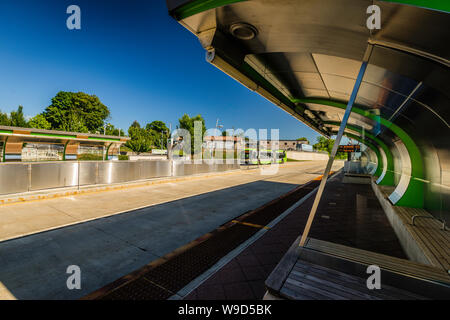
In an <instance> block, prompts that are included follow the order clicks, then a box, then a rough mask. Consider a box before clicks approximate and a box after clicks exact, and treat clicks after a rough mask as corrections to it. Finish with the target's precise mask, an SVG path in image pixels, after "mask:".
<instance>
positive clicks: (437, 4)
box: [379, 0, 450, 12]
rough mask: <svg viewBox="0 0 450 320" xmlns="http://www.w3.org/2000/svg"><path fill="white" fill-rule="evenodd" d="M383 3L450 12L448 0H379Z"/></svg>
mask: <svg viewBox="0 0 450 320" xmlns="http://www.w3.org/2000/svg"><path fill="white" fill-rule="evenodd" d="M379 1H383V2H393V3H398V4H406V5H409V6H415V7H421V8H427V9H432V10H437V11H444V12H450V1H449V0H379Z"/></svg>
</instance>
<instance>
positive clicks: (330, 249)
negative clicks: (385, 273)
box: [307, 239, 450, 282]
mask: <svg viewBox="0 0 450 320" xmlns="http://www.w3.org/2000/svg"><path fill="white" fill-rule="evenodd" d="M307 247H308V248H310V249H314V250H317V251H321V252H324V253H327V254H333V255H337V256H340V257H343V258H346V259H350V260H354V261H358V262H363V263H366V264H376V265H379V266H380V267H382V268H386V269H390V270H392V271H396V272H401V273H405V272H406V273H409V274H412V275H416V276H420V277H423V278H426V279H431V280H437V281H444V282H450V276H449V275H448V274H447V273H445V272H444V271H443V270H441V269H439V268H436V267H433V266H428V265H423V264H419V263H417V262H413V261H409V260H404V259H399V258H395V257H390V256H387V255H383V254H380V253H374V252H369V251H365V250H361V249H357V248H351V247H347V246H343V245H340V244H336V243H330V242H326V241H321V240H317V239H310V240H309V241H308V243H307Z"/></svg>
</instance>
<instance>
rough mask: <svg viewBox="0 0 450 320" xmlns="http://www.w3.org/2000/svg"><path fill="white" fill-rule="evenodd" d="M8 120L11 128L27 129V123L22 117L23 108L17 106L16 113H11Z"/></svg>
mask: <svg viewBox="0 0 450 320" xmlns="http://www.w3.org/2000/svg"><path fill="white" fill-rule="evenodd" d="M9 118H10V126H13V127H27V126H28V122H27V120H25V116H24V115H23V107H22V106H19V107H18V108H17V111H11V115H10V116H9Z"/></svg>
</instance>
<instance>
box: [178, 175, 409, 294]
mask: <svg viewBox="0 0 450 320" xmlns="http://www.w3.org/2000/svg"><path fill="white" fill-rule="evenodd" d="M341 176H342V174H340V175H339V176H337V177H336V178H335V179H333V180H332V181H329V182H328V183H327V186H326V188H325V191H324V194H323V197H322V200H321V203H320V205H319V207H318V210H317V213H316V218H315V220H314V223H313V225H312V227H311V231H310V236H311V237H312V238H315V239H320V240H325V241H330V242H334V243H339V244H343V245H347V246H351V247H355V248H359V249H363V250H369V251H373V252H378V253H383V254H387V255H391V256H394V257H398V258H403V259H407V258H406V255H405V253H404V252H403V250H402V248H401V246H400V243H399V241H398V239H397V237H396V235H395V233H394V231H393V229H392V228H391V226H390V224H389V221H388V220H387V218H386V216H385V214H384V212H383V209H382V208H381V206H380V204H379V203H378V200H377V199H376V197H375V194H374V193H373V191H372V189H371V186H370V185H361V184H342V183H341V179H340V177H341ZM313 201H314V196H312V197H310V198H309V199H308V200H307V201H305V202H304V203H303V204H302V205H300V206H299V207H298V208H296V209H295V210H294V211H293V212H291V213H290V214H289V215H288V216H286V217H285V218H284V219H283V220H281V221H280V222H279V223H278V224H277V225H275V226H274V227H273V228H272V229H270V230H269V231H268V232H266V233H265V234H264V235H263V236H262V237H261V238H259V239H258V240H257V241H255V242H254V243H253V244H252V245H250V246H249V247H247V248H246V249H245V250H244V251H242V252H241V253H240V254H239V255H238V256H236V257H235V258H234V259H232V260H231V261H230V262H228V263H227V264H226V265H225V266H223V267H222V268H221V269H220V270H219V271H217V272H216V273H215V274H213V275H212V276H211V277H210V278H209V279H208V280H206V281H205V282H203V283H202V284H201V285H200V286H198V287H197V289H195V290H194V291H192V292H191V294H189V295H188V296H187V297H186V299H188V300H189V299H193V300H194V299H229V300H230V299H231V300H234V299H245V300H248V299H262V298H263V296H264V293H265V292H266V289H265V286H264V281H265V280H266V279H267V277H268V276H269V274H270V273H271V272H272V270H273V269H274V268H275V266H276V265H277V264H278V262H279V261H280V260H281V258H282V257H283V255H284V254H285V252H286V251H287V250H288V249H289V247H290V246H291V245H292V243H293V242H294V240H295V239H296V238H297V237H298V236H299V235H300V234H301V233H302V231H303V229H304V226H305V224H306V220H307V217H308V214H309V211H310V209H311V207H312V203H313Z"/></svg>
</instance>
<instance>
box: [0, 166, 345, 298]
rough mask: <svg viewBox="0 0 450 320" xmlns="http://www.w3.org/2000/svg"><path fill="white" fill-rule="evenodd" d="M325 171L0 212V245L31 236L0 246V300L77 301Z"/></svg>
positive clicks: (203, 182) (248, 174)
mask: <svg viewBox="0 0 450 320" xmlns="http://www.w3.org/2000/svg"><path fill="white" fill-rule="evenodd" d="M324 166H325V162H324V161H311V162H298V163H293V164H291V163H289V164H287V165H285V166H280V170H279V172H278V173H277V174H274V175H269V176H264V175H260V172H259V170H251V171H243V172H239V173H233V174H229V175H221V176H216V177H205V178H199V179H195V180H190V181H181V182H177V183H173V182H171V183H165V184H159V185H154V186H147V187H142V188H131V189H124V190H119V191H106V192H100V193H92V194H86V195H77V196H72V197H67V198H58V199H49V200H42V201H36V202H30V203H17V204H11V205H6V206H0V236H1V237H3V238H4V239H5V238H8V237H9V238H10V237H19V236H20V235H23V234H31V235H29V236H26V237H21V238H15V239H12V240H8V241H3V242H0V298H5V297H7V296H9V297H15V298H18V299H76V298H80V297H82V296H84V295H86V294H87V293H90V292H92V291H94V290H96V289H98V288H100V287H102V286H104V285H106V284H108V283H110V282H112V281H113V280H115V279H117V278H119V277H121V276H123V275H125V274H128V273H130V272H132V271H134V270H136V269H138V268H139V267H141V266H143V265H145V264H148V263H149V262H151V261H153V260H155V259H157V258H159V257H161V256H163V255H165V254H167V253H169V252H171V251H173V250H174V249H176V248H178V247H180V246H182V245H184V244H186V243H188V242H190V241H192V240H194V239H196V238H198V237H199V236H201V235H203V234H205V233H207V232H209V231H211V230H213V229H215V228H217V227H218V226H220V225H221V224H223V223H225V222H227V221H229V220H231V219H233V218H234V217H236V216H239V215H241V214H243V213H244V212H246V211H248V210H251V209H254V208H256V207H259V206H261V205H263V204H264V203H266V202H268V201H270V200H271V199H274V198H276V197H278V196H280V195H282V194H284V193H286V192H288V191H289V190H291V189H293V188H294V187H295V186H297V185H300V184H303V183H305V182H307V181H309V180H311V179H313V178H314V177H316V176H317V175H319V174H321V173H322V171H323V169H324ZM341 166H342V164H341V163H338V164H337V167H336V168H335V169H337V168H339V167H341ZM136 208H141V209H136ZM121 212H124V213H121ZM118 213H121V214H118ZM101 217H103V218H102V219H99V218H101ZM89 219H95V220H93V221H89V222H85V223H79V222H80V221H83V220H89ZM67 224H73V225H71V226H66V227H63V226H64V225H67ZM54 228H57V229H54ZM48 229H54V230H51V231H46V232H41V231H43V230H48ZM37 232H40V233H37ZM72 264H74V265H78V266H80V268H81V270H82V289H81V290H67V287H66V279H67V277H68V275H67V274H66V273H65V272H66V268H67V266H69V265H72Z"/></svg>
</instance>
